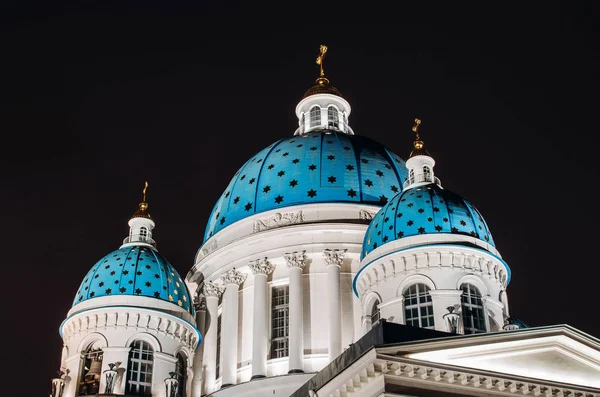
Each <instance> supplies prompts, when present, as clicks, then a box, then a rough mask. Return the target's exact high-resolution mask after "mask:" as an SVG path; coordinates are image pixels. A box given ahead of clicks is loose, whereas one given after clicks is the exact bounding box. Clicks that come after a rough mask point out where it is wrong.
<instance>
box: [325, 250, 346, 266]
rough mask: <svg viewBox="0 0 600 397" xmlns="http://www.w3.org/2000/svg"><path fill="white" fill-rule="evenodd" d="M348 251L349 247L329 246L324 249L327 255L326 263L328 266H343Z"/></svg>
mask: <svg viewBox="0 0 600 397" xmlns="http://www.w3.org/2000/svg"><path fill="white" fill-rule="evenodd" d="M346 251H348V249H347V248H344V249H333V250H332V249H329V248H327V249H325V250H323V256H325V263H327V266H332V265H334V266H342V263H343V262H344V255H345V254H346Z"/></svg>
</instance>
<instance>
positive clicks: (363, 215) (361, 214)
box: [358, 209, 377, 221]
mask: <svg viewBox="0 0 600 397" xmlns="http://www.w3.org/2000/svg"><path fill="white" fill-rule="evenodd" d="M375 215H377V212H374V211H369V210H365V209H360V210H358V218H359V219H363V220H367V221H370V220H371V219H373V217H374V216H375Z"/></svg>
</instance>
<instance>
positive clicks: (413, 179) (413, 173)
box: [409, 169, 415, 183]
mask: <svg viewBox="0 0 600 397" xmlns="http://www.w3.org/2000/svg"><path fill="white" fill-rule="evenodd" d="M409 178H410V183H415V170H412V169H411V170H410V172H409Z"/></svg>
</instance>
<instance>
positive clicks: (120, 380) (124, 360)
mask: <svg viewBox="0 0 600 397" xmlns="http://www.w3.org/2000/svg"><path fill="white" fill-rule="evenodd" d="M129 350H131V348H130V347H104V348H102V370H101V371H102V375H101V377H100V390H99V391H100V393H106V394H125V380H126V377H127V376H126V374H127V364H128V361H129ZM117 363H118V364H119V365H116V364H117ZM109 364H115V366H114V367H113V369H114V370H115V371H117V376H116V377H115V385H114V387H113V390H112V393H107V391H106V374H105V373H104V371H107V370H108V369H110V366H109Z"/></svg>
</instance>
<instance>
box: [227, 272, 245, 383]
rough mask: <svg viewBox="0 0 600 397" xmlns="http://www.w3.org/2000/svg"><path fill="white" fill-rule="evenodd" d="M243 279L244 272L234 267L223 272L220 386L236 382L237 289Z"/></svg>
mask: <svg viewBox="0 0 600 397" xmlns="http://www.w3.org/2000/svg"><path fill="white" fill-rule="evenodd" d="M245 279H246V274H244V273H242V272H240V271H239V270H236V269H235V268H231V269H230V270H228V271H226V272H225V273H224V274H223V284H224V285H225V295H224V297H223V298H224V300H223V314H222V316H223V317H222V319H221V357H222V361H221V362H222V365H221V368H222V373H223V376H222V377H221V379H222V382H221V383H222V385H221V387H225V386H231V385H235V384H236V382H237V347H238V306H239V302H238V300H239V297H238V291H239V288H240V284H242V283H243V282H244V280H245Z"/></svg>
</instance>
